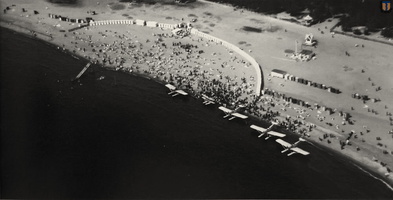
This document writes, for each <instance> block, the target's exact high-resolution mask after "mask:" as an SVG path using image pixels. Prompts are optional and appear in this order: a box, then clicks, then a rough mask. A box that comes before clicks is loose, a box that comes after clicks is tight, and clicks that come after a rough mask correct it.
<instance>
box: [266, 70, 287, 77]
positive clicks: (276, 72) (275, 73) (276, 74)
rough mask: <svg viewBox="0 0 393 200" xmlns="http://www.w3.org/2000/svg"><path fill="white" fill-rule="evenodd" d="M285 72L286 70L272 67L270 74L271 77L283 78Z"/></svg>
mask: <svg viewBox="0 0 393 200" xmlns="http://www.w3.org/2000/svg"><path fill="white" fill-rule="evenodd" d="M286 74H287V72H286V71H283V70H279V69H273V70H272V72H271V73H270V75H271V76H272V77H277V78H284V76H285V75H286Z"/></svg>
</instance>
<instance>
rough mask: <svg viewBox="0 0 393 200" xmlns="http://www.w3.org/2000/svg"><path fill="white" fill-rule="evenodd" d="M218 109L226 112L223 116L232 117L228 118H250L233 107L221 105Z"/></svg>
mask: <svg viewBox="0 0 393 200" xmlns="http://www.w3.org/2000/svg"><path fill="white" fill-rule="evenodd" d="M218 109H220V110H222V111H224V113H225V114H226V115H225V116H224V117H223V118H227V117H230V118H229V119H228V120H232V119H235V118H236V117H237V118H240V119H247V118H248V116H246V115H242V114H240V113H238V112H236V110H237V109H235V110H231V109H228V108H225V107H224V106H220V107H218Z"/></svg>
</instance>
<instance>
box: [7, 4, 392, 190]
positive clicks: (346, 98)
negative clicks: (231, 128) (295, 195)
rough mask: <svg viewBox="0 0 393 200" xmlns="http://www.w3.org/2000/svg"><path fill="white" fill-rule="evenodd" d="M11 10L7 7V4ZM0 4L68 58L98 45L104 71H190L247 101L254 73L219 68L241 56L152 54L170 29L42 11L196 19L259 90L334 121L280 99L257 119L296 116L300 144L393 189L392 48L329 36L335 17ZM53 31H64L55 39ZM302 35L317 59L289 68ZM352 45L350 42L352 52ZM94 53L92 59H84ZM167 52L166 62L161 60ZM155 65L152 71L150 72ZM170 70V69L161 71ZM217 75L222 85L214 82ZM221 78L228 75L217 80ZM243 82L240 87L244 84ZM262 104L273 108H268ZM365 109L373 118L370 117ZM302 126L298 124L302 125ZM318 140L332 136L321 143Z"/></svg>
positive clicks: (210, 7) (207, 47)
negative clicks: (282, 74)
mask: <svg viewBox="0 0 393 200" xmlns="http://www.w3.org/2000/svg"><path fill="white" fill-rule="evenodd" d="M97 2H99V3H97ZM13 4H14V5H15V6H12V5H13ZM0 6H1V8H2V9H3V10H4V9H5V7H7V6H9V7H10V8H11V9H10V10H8V11H7V12H6V13H3V12H2V13H1V15H0V18H1V21H2V22H1V25H2V26H5V27H9V28H12V29H14V30H17V31H19V32H23V33H28V34H32V33H31V32H30V30H34V31H36V36H37V37H38V38H40V39H43V40H46V41H48V42H51V43H54V44H56V45H58V46H59V47H60V49H62V48H64V49H65V50H69V51H71V52H73V51H75V53H76V54H78V55H81V56H84V57H87V58H90V59H93V60H96V61H100V60H102V57H98V56H99V55H100V56H102V55H103V54H102V53H97V50H98V49H99V48H102V49H104V48H106V54H107V56H109V57H110V58H111V59H112V60H111V64H108V63H106V64H105V65H106V66H107V67H113V68H115V69H122V70H125V71H127V70H128V71H133V72H136V71H138V73H145V74H149V75H150V76H152V77H156V78H158V79H162V80H163V81H167V80H168V79H169V77H170V76H171V75H174V76H179V77H187V76H188V75H189V73H190V72H191V71H193V70H194V69H196V67H197V72H196V73H204V74H205V77H207V79H209V80H212V79H218V80H221V82H230V84H231V87H232V88H231V89H233V87H238V88H241V91H240V97H241V98H242V99H245V98H247V97H249V98H248V99H247V101H248V102H251V100H252V99H253V98H252V90H255V85H253V84H255V80H254V79H253V78H254V77H256V75H255V73H257V72H256V71H255V70H254V69H253V68H251V67H245V65H244V63H242V62H238V61H239V60H240V59H237V60H235V61H230V63H227V64H228V67H224V68H223V67H222V64H224V62H225V61H228V60H231V59H233V58H234V57H237V58H240V56H239V55H235V54H233V53H231V52H229V51H228V50H227V49H226V48H224V47H222V46H221V45H217V44H215V43H213V42H208V41H201V40H199V39H200V38H198V37H196V36H191V37H185V38H182V39H181V38H170V37H165V38H163V40H164V43H165V44H166V45H167V46H168V48H165V47H162V46H160V47H159V46H158V45H159V43H154V42H155V40H156V39H157V34H166V33H168V34H170V31H168V30H161V29H158V28H148V27H140V26H136V25H107V26H96V27H85V28H81V29H78V30H75V31H73V32H68V30H69V29H71V28H75V27H77V24H72V23H70V22H61V21H58V20H55V19H50V18H49V17H48V13H54V14H59V15H62V16H68V17H73V18H82V19H84V18H86V17H93V18H94V19H95V20H109V19H144V20H148V21H150V20H151V21H157V22H162V23H171V24H174V23H180V22H190V21H191V20H192V19H196V21H195V22H193V23H192V24H193V26H194V27H195V28H197V29H198V30H200V31H203V32H205V33H209V34H211V35H213V36H215V37H218V38H221V39H223V40H226V41H228V42H230V43H232V44H235V45H237V46H239V47H240V48H242V49H243V50H244V51H245V52H247V53H249V54H250V55H251V56H252V57H254V58H255V59H256V61H257V62H258V63H259V64H260V65H261V67H262V71H263V76H262V77H263V82H264V83H265V85H264V87H265V88H269V89H273V90H275V91H278V92H280V93H283V94H286V95H288V96H292V97H296V98H299V99H302V100H304V101H307V102H309V103H310V104H311V105H314V103H318V105H324V106H327V107H330V108H335V109H336V112H335V113H334V114H332V115H328V114H327V113H326V112H323V111H321V110H318V109H312V110H311V109H305V108H301V107H300V106H297V105H287V106H286V107H284V102H283V101H282V100H280V99H277V98H271V97H269V96H266V95H265V96H263V97H262V98H261V100H260V101H259V102H258V103H257V106H259V107H261V106H262V107H263V108H264V110H265V111H262V110H258V111H256V112H258V113H260V114H265V113H266V110H267V109H270V110H271V111H279V112H280V116H277V117H276V118H277V119H279V120H281V121H285V120H284V119H285V117H287V115H290V116H291V118H292V119H296V116H299V115H302V116H303V117H305V116H307V114H309V116H308V117H307V118H305V119H304V120H302V121H305V123H304V124H305V125H310V124H314V125H316V128H314V129H313V130H312V131H311V132H308V133H307V134H308V135H309V137H308V140H309V141H311V142H313V143H316V144H320V145H323V146H325V147H327V148H328V149H332V150H334V151H336V152H338V153H341V154H343V155H346V156H348V158H349V159H351V160H354V161H356V162H358V163H360V164H361V165H362V166H363V167H367V168H368V169H370V170H372V171H374V172H376V173H378V174H379V175H380V176H381V177H384V179H385V180H387V181H388V182H389V183H391V184H393V173H389V172H390V170H389V169H393V159H392V154H393V137H392V136H393V134H392V133H389V131H391V130H392V129H393V126H392V122H390V119H389V117H390V116H387V115H386V112H390V113H391V112H392V111H393V109H392V108H393V101H391V99H393V88H392V86H393V79H391V78H390V76H391V75H392V74H393V67H392V61H393V59H392V57H391V52H393V47H392V46H390V45H386V44H381V43H377V42H372V41H366V40H361V39H357V38H352V37H348V36H344V35H338V34H336V35H334V37H332V35H331V34H330V33H329V29H330V28H331V27H332V26H334V24H335V23H336V21H335V20H333V21H332V22H324V23H321V24H317V25H315V26H312V27H304V26H301V25H298V24H293V23H290V22H287V21H283V20H279V19H276V18H273V17H270V16H265V15H261V14H257V13H253V12H250V11H247V10H241V9H237V10H235V9H234V8H233V7H231V6H226V5H219V4H215V3H210V2H206V1H198V2H196V3H193V4H190V5H187V6H174V5H160V4H156V5H143V4H128V3H123V4H121V3H117V1H114V0H112V1H110V0H96V1H83V2H81V3H80V5H78V6H77V7H75V6H59V5H54V4H50V3H48V2H47V1H39V2H37V1H35V2H34V3H31V1H28V0H13V1H11V0H4V1H3V2H2V4H1V5H0ZM22 8H26V9H27V12H22ZM33 10H37V11H38V12H39V14H38V15H34V14H33ZM89 10H94V11H96V12H97V13H98V14H97V15H90V14H87V11H89ZM244 27H251V28H252V29H251V30H253V31H247V29H245V28H244ZM60 30H64V31H65V32H60ZM321 31H323V32H324V33H322V32H321ZM306 33H312V34H314V36H315V39H316V40H318V46H317V48H310V47H308V48H307V49H311V50H313V51H314V52H315V53H316V60H311V61H309V62H296V61H294V60H292V59H289V58H288V57H286V56H285V53H284V50H285V49H293V50H294V49H295V41H296V40H297V41H298V42H299V46H298V48H299V49H300V48H301V47H300V44H301V43H302V42H303V40H304V36H305V34H306ZM154 34H155V35H154ZM65 35H66V36H65ZM127 39H128V40H127ZM179 41H180V42H181V43H182V44H186V43H187V44H193V45H197V46H198V50H203V51H204V53H203V55H201V56H200V57H197V55H198V54H197V53H192V54H191V55H190V57H187V54H186V53H182V54H180V55H177V56H173V52H174V51H179V48H178V47H173V46H172V44H173V42H179ZM90 42H92V43H90ZM121 42H123V43H125V44H121ZM356 44H358V46H357V47H356V46H355V45H356ZM92 45H93V46H92ZM100 45H104V46H100ZM121 45H135V48H132V49H129V48H125V47H124V48H125V49H122V48H121ZM154 45H156V46H154ZM362 45H363V46H364V47H362ZM153 46H154V47H153ZM304 48H306V47H304ZM93 49H95V50H96V52H93ZM180 50H181V49H180ZM149 51H150V52H149ZM153 51H154V52H153ZM345 52H348V53H349V54H350V56H346V55H345ZM127 53H130V54H127ZM148 53H152V55H154V56H156V55H159V54H160V53H162V54H161V55H160V56H161V58H162V60H163V63H158V62H157V60H155V59H152V58H151V56H150V57H149V56H147V57H146V56H145V55H147V54H148ZM127 55H128V56H131V55H132V57H131V58H132V59H131V58H130V59H122V58H121V57H125V56H127ZM138 55H139V56H138ZM171 55H172V56H173V57H170V56H171ZM135 56H136V57H135ZM154 56H153V57H154ZM116 58H117V59H116ZM171 59H172V61H171ZM176 59H178V60H176ZM122 60H124V62H122ZM146 63H148V65H146ZM157 65H160V66H159V67H155V66H157ZM170 65H173V67H168V66H170ZM185 65H188V66H185ZM229 65H230V66H232V67H230V66H229ZM165 66H167V67H165ZM81 68H82V66H81ZM272 69H281V70H285V71H287V72H288V73H290V74H293V75H295V76H299V77H302V78H305V79H307V80H311V81H314V82H318V83H322V84H325V85H328V86H332V87H335V88H338V89H340V90H341V91H342V93H340V94H334V93H329V92H327V91H326V90H321V89H317V88H313V87H309V86H307V85H303V84H300V83H296V82H292V81H288V80H283V79H279V78H272V77H270V76H269V73H270V72H271V70H272ZM362 70H364V72H362ZM205 71H206V72H205ZM220 75H221V76H222V77H223V78H220ZM226 76H228V78H225V77H226ZM164 77H166V78H164ZM193 77H194V78H195V79H196V80H194V82H192V83H193V84H194V87H195V85H197V82H198V81H201V80H197V78H198V77H200V76H193ZM242 78H245V80H246V84H244V85H243V84H242V80H241V79H242ZM226 79H227V80H226ZM236 82H237V83H236ZM378 87H381V90H378V91H376V89H377V88H378ZM353 93H359V94H362V95H368V96H369V97H370V98H377V99H380V101H378V102H375V103H373V102H371V101H370V100H369V101H366V102H363V101H361V100H359V99H354V98H352V97H351V94H353ZM267 102H273V103H274V104H275V106H271V105H270V104H269V103H267ZM351 107H353V109H352V108H351ZM365 107H366V108H365ZM283 108H285V111H284V109H283ZM294 108H299V109H304V112H299V110H295V109H294ZM372 110H374V111H376V112H371V111H372ZM338 111H344V112H348V113H350V114H351V116H352V117H351V121H353V122H354V124H353V125H349V124H346V125H343V124H342V122H343V120H342V117H340V116H339V115H338ZM300 113H302V114H300ZM376 113H377V114H376ZM321 117H324V120H322V121H320V120H318V119H319V118H321ZM327 122H329V123H332V126H330V125H328V124H326V123H327ZM305 125H301V126H303V127H305ZM336 125H338V128H336ZM351 130H354V131H355V134H354V136H353V137H351V139H350V141H349V142H350V143H351V145H346V146H345V148H344V149H341V145H340V141H342V142H345V141H346V139H347V137H348V136H349V134H350V132H351ZM367 130H368V131H367ZM326 133H328V134H332V135H331V136H329V137H328V138H324V134H326ZM384 152H385V153H384Z"/></svg>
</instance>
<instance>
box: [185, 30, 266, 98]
mask: <svg viewBox="0 0 393 200" xmlns="http://www.w3.org/2000/svg"><path fill="white" fill-rule="evenodd" d="M191 34H194V35H197V36H199V37H203V38H206V39H208V40H210V41H214V42H216V43H218V44H221V45H223V46H224V47H226V48H228V49H231V50H233V51H234V52H236V53H238V54H240V55H241V56H242V57H243V58H244V59H246V60H247V61H248V62H250V63H251V65H252V66H253V67H254V69H255V70H256V71H257V83H256V86H257V88H256V91H255V93H256V95H258V96H259V95H260V94H261V87H262V70H261V68H260V66H259V64H258V63H257V61H256V60H255V59H254V58H253V57H251V56H250V55H248V54H247V53H246V52H244V51H243V50H241V49H240V48H239V47H237V46H235V45H233V44H231V43H229V42H227V41H225V40H222V39H220V38H217V37H214V36H212V35H209V34H206V33H203V32H200V31H198V30H197V29H194V28H192V29H191Z"/></svg>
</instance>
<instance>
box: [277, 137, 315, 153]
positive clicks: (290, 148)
mask: <svg viewBox="0 0 393 200" xmlns="http://www.w3.org/2000/svg"><path fill="white" fill-rule="evenodd" d="M304 141H306V140H305V139H303V138H299V140H298V141H297V142H295V143H293V144H290V143H288V142H285V141H284V140H282V139H277V140H276V142H277V143H279V144H281V146H282V147H284V150H282V151H281V153H285V152H287V151H292V152H291V153H289V154H288V156H291V155H293V154H295V153H299V154H302V155H305V156H306V155H308V154H310V153H309V152H307V151H304V150H303V149H301V148H299V147H297V144H299V142H304Z"/></svg>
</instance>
